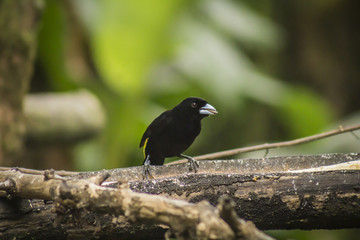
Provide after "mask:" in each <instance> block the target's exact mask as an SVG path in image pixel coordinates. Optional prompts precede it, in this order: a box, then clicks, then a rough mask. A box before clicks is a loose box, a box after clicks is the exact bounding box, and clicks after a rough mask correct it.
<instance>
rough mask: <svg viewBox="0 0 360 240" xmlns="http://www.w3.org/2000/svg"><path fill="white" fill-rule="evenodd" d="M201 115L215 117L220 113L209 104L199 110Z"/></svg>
mask: <svg viewBox="0 0 360 240" xmlns="http://www.w3.org/2000/svg"><path fill="white" fill-rule="evenodd" d="M199 113H200V114H203V115H215V114H217V113H218V112H217V111H216V109H215V108H214V107H213V106H211V105H210V104H208V103H207V104H206V105H205V106H203V107H202V108H200V109H199Z"/></svg>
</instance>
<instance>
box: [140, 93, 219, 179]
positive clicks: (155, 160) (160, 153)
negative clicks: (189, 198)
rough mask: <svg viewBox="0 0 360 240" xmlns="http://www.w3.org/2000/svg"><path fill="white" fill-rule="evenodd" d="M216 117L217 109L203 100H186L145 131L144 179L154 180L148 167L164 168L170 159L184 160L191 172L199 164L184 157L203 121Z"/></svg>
mask: <svg viewBox="0 0 360 240" xmlns="http://www.w3.org/2000/svg"><path fill="white" fill-rule="evenodd" d="M214 114H217V111H216V109H215V108H214V107H213V106H211V105H210V104H209V103H207V101H205V100H204V99H201V98H196V97H190V98H186V99H184V100H183V101H182V102H181V103H180V104H179V105H177V106H175V107H174V108H173V109H171V110H168V111H166V112H163V113H162V114H161V115H160V116H158V117H157V118H156V119H155V120H154V121H153V122H152V123H151V124H150V125H149V126H148V128H147V129H146V131H145V133H144V135H143V136H142V138H141V141H140V147H143V152H144V163H143V164H144V175H145V178H147V176H148V175H149V176H151V174H150V171H149V165H163V164H164V160H165V158H167V157H175V156H177V157H184V158H187V159H188V161H189V163H190V170H192V169H194V171H195V172H197V169H198V167H199V164H198V163H197V162H196V161H195V160H194V159H193V158H192V157H190V156H186V155H183V154H182V153H183V152H184V151H185V150H186V149H187V148H188V147H189V146H190V145H191V144H192V143H193V142H194V140H195V138H196V137H197V136H198V135H199V133H200V130H201V122H200V121H201V119H203V118H204V117H207V116H209V115H214Z"/></svg>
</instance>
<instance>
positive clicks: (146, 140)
mask: <svg viewBox="0 0 360 240" xmlns="http://www.w3.org/2000/svg"><path fill="white" fill-rule="evenodd" d="M148 140H149V138H147V139H145V142H144V147H143V154H144V158H145V157H146V154H145V148H146V144H147V142H148Z"/></svg>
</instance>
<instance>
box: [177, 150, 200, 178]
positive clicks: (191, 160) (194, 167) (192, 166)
mask: <svg viewBox="0 0 360 240" xmlns="http://www.w3.org/2000/svg"><path fill="white" fill-rule="evenodd" d="M180 157H184V158H186V159H187V160H188V163H189V164H190V166H189V171H193V170H194V172H195V173H197V171H198V169H199V162H198V161H196V160H195V159H194V158H192V157H190V156H187V155H184V154H181V155H180Z"/></svg>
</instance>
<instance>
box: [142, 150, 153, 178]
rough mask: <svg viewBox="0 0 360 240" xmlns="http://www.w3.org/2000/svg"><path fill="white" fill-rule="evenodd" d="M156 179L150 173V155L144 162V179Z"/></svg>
mask: <svg viewBox="0 0 360 240" xmlns="http://www.w3.org/2000/svg"><path fill="white" fill-rule="evenodd" d="M149 177H150V178H154V177H153V176H152V175H151V173H150V155H147V157H146V159H145V162H144V179H145V180H147V179H149Z"/></svg>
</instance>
